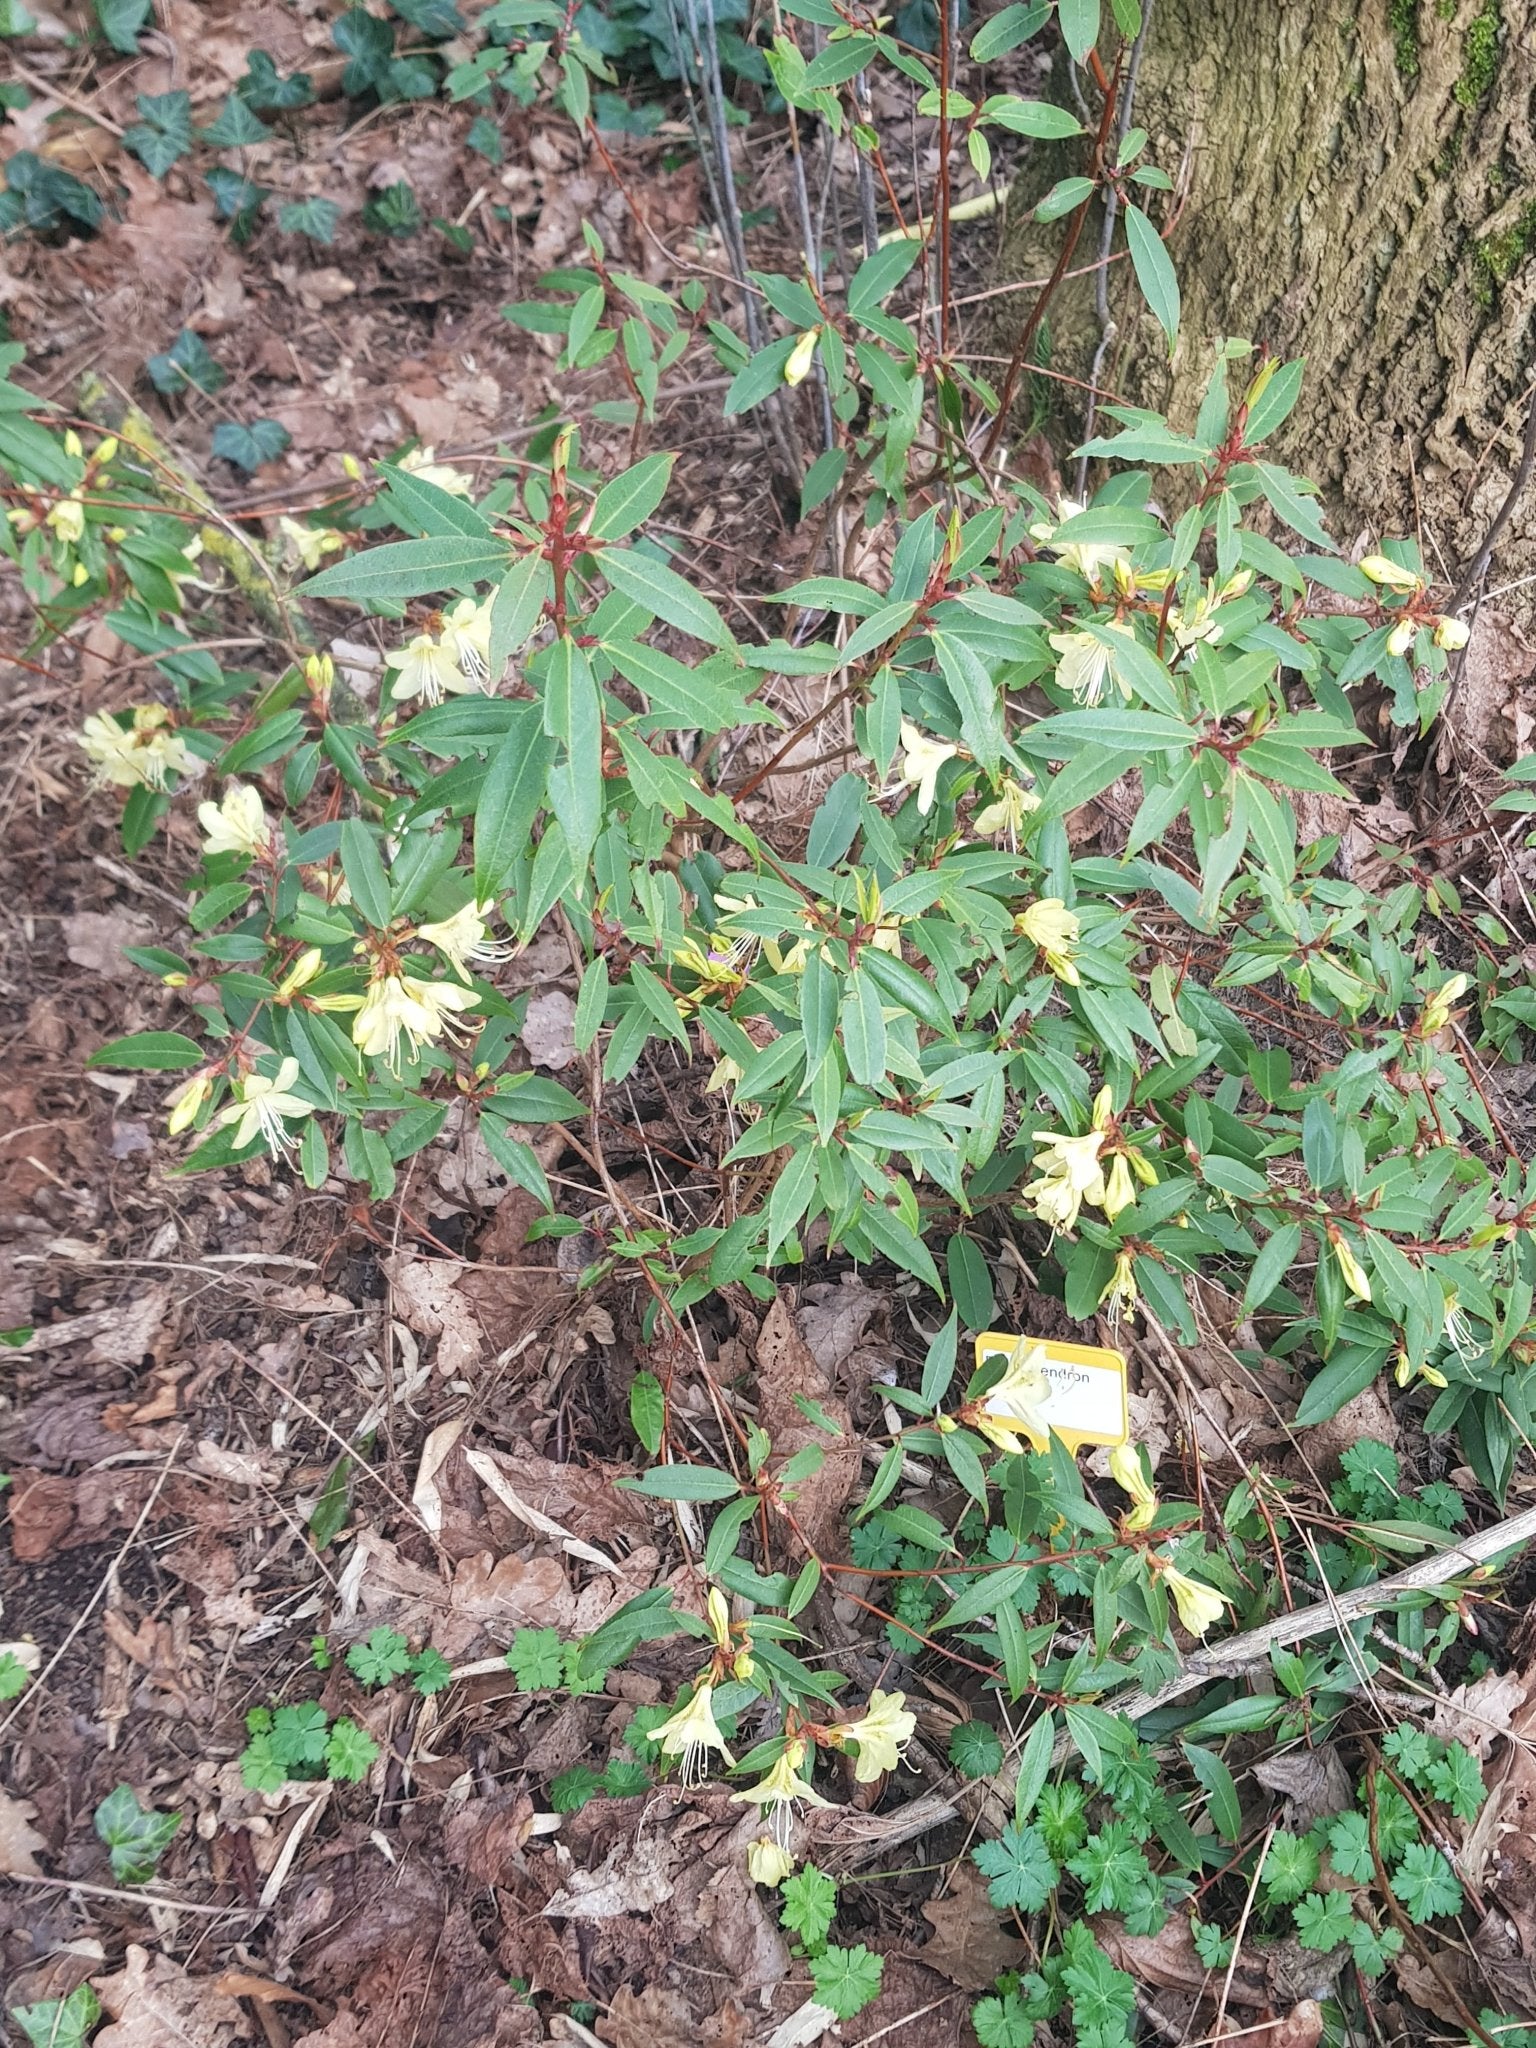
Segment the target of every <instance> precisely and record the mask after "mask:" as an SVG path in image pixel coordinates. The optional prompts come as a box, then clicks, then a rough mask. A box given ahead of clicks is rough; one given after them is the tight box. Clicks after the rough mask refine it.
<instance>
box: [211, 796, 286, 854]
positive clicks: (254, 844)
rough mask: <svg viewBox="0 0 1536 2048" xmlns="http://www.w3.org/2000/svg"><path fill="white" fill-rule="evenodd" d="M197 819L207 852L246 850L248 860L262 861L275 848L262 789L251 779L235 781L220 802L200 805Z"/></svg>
mask: <svg viewBox="0 0 1536 2048" xmlns="http://www.w3.org/2000/svg"><path fill="white" fill-rule="evenodd" d="M197 822H198V824H199V825H201V826H202V828H203V841H204V845H203V850H204V852H205V853H210V854H213V853H243V854H244V855H245V857H246V859H247V860H261V859H264V858H265V857H266V855H267V854H269V853H270V852H271V851H272V832H271V827H270V826H269V825H268V824H267V814H266V811H265V810H264V809H263V808H262V802H261V792H260V791H259V790H257V789H253V788H252V787H251V785H250V784H249V783H248V782H232V783H231V784H230V785H229V787H228V789H226V790H225V792H224V797H223V801H222V802H220V803H212V802H209V803H202V804H199V805H198V807H197Z"/></svg>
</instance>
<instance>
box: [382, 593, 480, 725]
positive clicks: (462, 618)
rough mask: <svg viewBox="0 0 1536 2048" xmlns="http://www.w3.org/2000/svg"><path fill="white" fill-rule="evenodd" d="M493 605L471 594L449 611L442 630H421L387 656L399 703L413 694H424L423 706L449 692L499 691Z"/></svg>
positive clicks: (439, 702) (433, 702)
mask: <svg viewBox="0 0 1536 2048" xmlns="http://www.w3.org/2000/svg"><path fill="white" fill-rule="evenodd" d="M491 603H492V600H491V599H490V598H485V599H483V600H482V601H481V602H480V603H479V604H477V603H476V602H475V600H474V599H473V598H472V597H461V598H460V599H459V601H458V603H457V604H456V605H455V606H454V607H453V610H452V611H451V612H447V613H445V614H444V616H443V626H442V632H441V633H440V634H433V633H418V634H416V635H415V637H414V638H413V639H411V640H408V641H407V642H406V644H405V645H404V646H403V647H395V648H392V649H391V650H390V651H389V653H387V654H386V655H385V657H384V659H385V661H386V662H388V664H389V666H390V667H391V668H392V669H393V670H394V671H395V683H394V699H395V702H396V703H397V704H399V703H403V702H406V701H408V700H409V699H410V698H412V697H419V698H420V699H421V701H422V702H423V703H424V704H441V703H442V701H443V698H444V696H452V695H454V694H462V693H463V692H464V691H466V690H479V689H494V687H495V683H494V682H493V681H492V679H491V677H490V674H489V669H490V660H491ZM498 680H499V679H498Z"/></svg>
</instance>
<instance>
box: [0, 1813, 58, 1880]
mask: <svg viewBox="0 0 1536 2048" xmlns="http://www.w3.org/2000/svg"><path fill="white" fill-rule="evenodd" d="M36 1817H37V1808H36V1807H35V1806H34V1805H33V1804H32V1802H31V1800H30V1799H13V1798H12V1797H11V1795H10V1793H9V1792H0V1877H41V1876H42V1874H43V1873H42V1872H41V1871H40V1870H39V1869H38V1867H37V1862H36V1855H37V1851H38V1850H39V1849H45V1848H47V1846H48V1845H47V1843H46V1842H45V1841H44V1839H43V1837H42V1836H41V1835H40V1834H39V1833H38V1832H37V1830H36V1828H34V1827H33V1826H31V1822H32V1821H33V1820H35V1819H36Z"/></svg>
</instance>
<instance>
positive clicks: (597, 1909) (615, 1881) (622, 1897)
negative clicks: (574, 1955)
mask: <svg viewBox="0 0 1536 2048" xmlns="http://www.w3.org/2000/svg"><path fill="white" fill-rule="evenodd" d="M676 1861H677V1858H676V1855H675V1854H674V1852H673V1850H672V1847H671V1844H670V1841H669V1840H668V1838H667V1837H665V1836H663V1835H660V1834H658V1833H657V1832H656V1831H655V1830H654V1829H653V1830H651V1831H650V1832H649V1833H647V1834H643V1835H642V1836H641V1837H640V1839H639V1840H638V1841H632V1840H628V1839H626V1840H623V1841H619V1842H615V1843H614V1845H613V1847H612V1848H611V1849H610V1850H609V1851H608V1854H607V1856H606V1857H605V1858H604V1859H603V1861H602V1863H601V1864H600V1865H599V1866H598V1868H597V1869H596V1870H573V1871H572V1872H571V1873H570V1875H569V1876H568V1877H567V1879H566V1881H565V1883H564V1884H563V1885H562V1886H561V1888H560V1890H559V1891H557V1892H556V1893H555V1895H554V1897H553V1898H552V1899H551V1900H550V1901H549V1904H548V1905H547V1906H546V1907H545V1908H544V1917H545V1918H546V1919H547V1920H614V1919H617V1918H618V1916H619V1915H620V1914H621V1913H653V1912H654V1911H655V1910H656V1908H657V1907H658V1906H664V1905H665V1904H666V1902H667V1900H668V1899H670V1898H671V1896H672V1891H673V1885H672V1871H673V1867H674V1865H675V1864H676Z"/></svg>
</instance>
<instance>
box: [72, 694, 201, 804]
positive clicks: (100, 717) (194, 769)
mask: <svg viewBox="0 0 1536 2048" xmlns="http://www.w3.org/2000/svg"><path fill="white" fill-rule="evenodd" d="M170 718H171V715H170V713H169V712H168V711H167V710H166V709H165V707H164V706H163V705H161V704H141V705H139V707H138V708H137V710H136V711H135V712H134V714H133V723H132V724H131V725H129V726H123V725H120V724H119V723H118V721H117V720H116V719H115V718H112V717H110V716H109V715H108V714H107V713H105V712H101V711H98V712H96V713H94V714H93V716H91V717H90V718H88V719H87V720H86V721H85V724H84V726H83V727H82V728H81V730H80V733H79V735H78V742H79V745H80V746H81V747H82V748H83V750H84V752H85V756H86V759H87V760H88V761H90V762H91V764H92V765H93V767H94V769H95V771H96V772H95V776H94V780H95V781H96V782H97V783H98V784H99V783H112V784H114V785H115V786H116V787H117V788H118V789H136V788H138V789H164V787H165V778H166V776H167V775H170V774H176V775H186V776H193V775H198V774H200V773H201V772H202V765H203V764H202V763H201V761H199V760H198V758H197V756H196V755H195V754H194V753H192V752H191V750H190V749H189V748H188V746H187V743H186V741H185V740H184V739H183V738H182V737H181V735H180V733H178V732H175V731H174V730H172V727H171V722H170Z"/></svg>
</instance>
